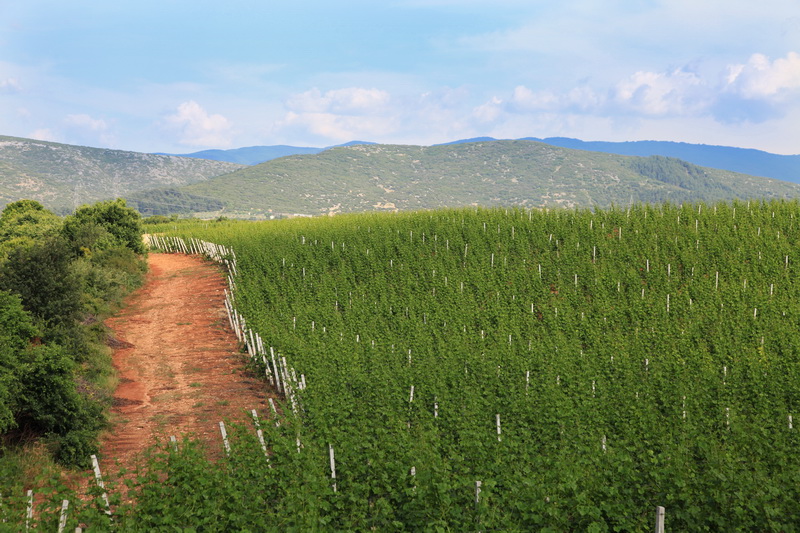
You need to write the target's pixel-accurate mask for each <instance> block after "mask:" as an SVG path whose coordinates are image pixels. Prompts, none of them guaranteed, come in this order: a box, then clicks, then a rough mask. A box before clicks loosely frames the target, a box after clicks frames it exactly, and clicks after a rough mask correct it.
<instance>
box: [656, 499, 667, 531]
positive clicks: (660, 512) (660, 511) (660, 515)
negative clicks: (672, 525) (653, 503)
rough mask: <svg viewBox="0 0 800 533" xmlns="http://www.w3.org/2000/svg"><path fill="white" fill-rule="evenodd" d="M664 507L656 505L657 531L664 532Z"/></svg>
mask: <svg viewBox="0 0 800 533" xmlns="http://www.w3.org/2000/svg"><path fill="white" fill-rule="evenodd" d="M664 514H665V511H664V508H663V507H661V506H660V505H659V506H658V507H656V533H664Z"/></svg>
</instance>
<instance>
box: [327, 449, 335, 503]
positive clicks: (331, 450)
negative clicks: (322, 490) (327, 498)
mask: <svg viewBox="0 0 800 533" xmlns="http://www.w3.org/2000/svg"><path fill="white" fill-rule="evenodd" d="M328 452H329V454H330V457H331V479H332V480H333V492H336V461H335V460H334V458H333V446H332V445H330V444H328Z"/></svg>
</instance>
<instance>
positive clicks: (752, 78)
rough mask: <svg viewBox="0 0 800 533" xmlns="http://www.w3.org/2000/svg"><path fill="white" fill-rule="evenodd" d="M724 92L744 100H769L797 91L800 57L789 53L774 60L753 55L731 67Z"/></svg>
mask: <svg viewBox="0 0 800 533" xmlns="http://www.w3.org/2000/svg"><path fill="white" fill-rule="evenodd" d="M726 81H727V83H728V87H727V88H728V89H729V90H731V91H732V92H734V93H737V94H739V95H740V96H742V97H744V98H772V97H775V96H780V95H782V93H786V92H789V91H797V90H800V54H798V53H796V52H789V53H788V54H787V55H786V57H785V58H783V57H782V58H778V59H776V60H775V61H770V59H769V58H768V57H767V56H765V55H763V54H753V55H752V56H750V59H749V61H748V62H747V63H745V64H738V65H731V66H729V67H728V73H727V76H726Z"/></svg>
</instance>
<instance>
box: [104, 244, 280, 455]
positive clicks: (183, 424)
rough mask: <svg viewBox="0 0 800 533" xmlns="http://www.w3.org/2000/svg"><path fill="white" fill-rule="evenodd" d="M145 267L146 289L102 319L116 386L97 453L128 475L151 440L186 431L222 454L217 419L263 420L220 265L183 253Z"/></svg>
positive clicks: (263, 399)
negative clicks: (253, 414) (252, 414)
mask: <svg viewBox="0 0 800 533" xmlns="http://www.w3.org/2000/svg"><path fill="white" fill-rule="evenodd" d="M148 263H149V266H150V271H149V273H148V274H147V278H146V281H145V284H144V285H143V286H142V287H141V288H140V289H139V290H137V291H136V292H134V293H133V294H132V295H131V296H130V297H129V298H128V300H127V301H126V306H125V308H124V309H123V310H122V311H121V312H120V313H118V314H117V315H115V316H114V317H113V318H110V319H108V320H107V321H106V324H107V325H108V326H109V327H110V328H111V330H112V331H113V332H114V336H115V337H116V342H115V344H116V345H117V346H118V347H117V348H116V349H115V350H114V355H113V360H114V366H115V367H116V368H117V371H118V375H119V380H120V381H119V385H118V387H117V390H116V392H115V394H114V406H113V408H112V424H113V426H112V429H111V430H110V431H109V432H108V433H107V434H106V435H105V436H104V437H103V439H102V440H101V454H100V455H101V458H102V459H101V460H102V461H103V462H105V463H106V464H107V465H109V466H111V465H113V464H114V463H115V462H118V463H119V466H120V467H124V468H126V469H128V470H129V471H130V470H131V469H132V468H133V466H134V465H135V464H136V463H137V461H138V460H139V458H140V456H141V453H142V452H143V451H144V450H145V449H146V448H148V447H149V446H151V445H152V444H154V443H155V442H156V439H157V438H160V439H167V438H168V437H169V436H170V435H176V436H178V437H179V438H180V435H182V434H186V433H190V434H194V435H196V436H197V437H199V438H200V439H202V440H204V441H206V442H207V443H209V448H210V449H211V450H214V449H215V447H219V448H220V449H221V447H222V441H221V437H220V433H219V426H218V424H217V423H218V422H219V421H220V420H223V419H226V418H230V419H239V420H244V419H245V418H246V417H247V414H246V412H245V410H247V411H248V412H249V410H250V409H257V410H258V411H259V413H260V414H261V415H263V416H267V413H266V411H265V407H266V405H267V396H268V394H267V386H266V385H265V383H264V382H263V381H260V380H258V379H256V378H255V377H254V376H252V375H250V374H249V373H247V372H246V371H245V362H244V361H245V359H244V357H243V355H242V354H241V353H240V352H239V350H238V346H237V340H236V336H235V335H234V333H233V331H232V330H231V329H230V327H229V326H228V324H227V316H226V313H225V308H224V305H223V299H224V289H225V288H226V286H227V285H226V281H225V277H224V275H223V274H222V271H221V270H220V268H219V266H218V265H217V264H216V263H211V262H207V261H204V260H203V259H201V258H199V257H198V256H189V255H183V254H150V256H149V258H148Z"/></svg>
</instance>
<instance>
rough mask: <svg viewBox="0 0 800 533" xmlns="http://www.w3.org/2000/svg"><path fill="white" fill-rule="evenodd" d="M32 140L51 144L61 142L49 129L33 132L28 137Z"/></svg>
mask: <svg viewBox="0 0 800 533" xmlns="http://www.w3.org/2000/svg"><path fill="white" fill-rule="evenodd" d="M27 137H28V138H30V139H36V140H38V141H50V142H59V140H60V138H59V137H58V135H56V134H55V133H53V131H52V130H51V129H49V128H42V129H38V130H36V131H33V132H31V133H29V134H28V135H27Z"/></svg>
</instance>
